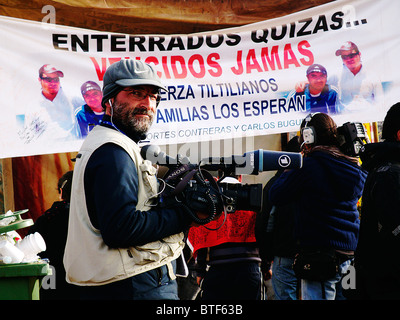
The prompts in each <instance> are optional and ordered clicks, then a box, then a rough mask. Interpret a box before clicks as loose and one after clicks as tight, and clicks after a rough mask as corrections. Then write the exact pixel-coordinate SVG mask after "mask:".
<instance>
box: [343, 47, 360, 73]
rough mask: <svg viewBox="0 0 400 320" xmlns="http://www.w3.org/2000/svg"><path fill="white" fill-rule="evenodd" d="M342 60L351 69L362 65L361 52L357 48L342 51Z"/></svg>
mask: <svg viewBox="0 0 400 320" xmlns="http://www.w3.org/2000/svg"><path fill="white" fill-rule="evenodd" d="M341 57H342V60H343V63H344V64H345V65H346V67H347V68H349V69H350V70H355V69H358V68H359V67H360V66H361V54H360V53H359V52H357V51H356V50H347V51H342V55H341Z"/></svg>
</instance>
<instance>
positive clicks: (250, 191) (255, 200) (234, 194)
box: [218, 183, 263, 213]
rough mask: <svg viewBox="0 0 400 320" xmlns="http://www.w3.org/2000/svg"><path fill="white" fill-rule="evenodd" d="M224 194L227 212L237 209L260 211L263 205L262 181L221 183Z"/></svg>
mask: <svg viewBox="0 0 400 320" xmlns="http://www.w3.org/2000/svg"><path fill="white" fill-rule="evenodd" d="M218 185H219V187H220V189H221V191H222V193H223V195H224V198H223V199H224V205H225V209H226V211H227V213H233V212H235V211H236V210H249V211H256V212H258V211H260V210H261V206H262V190H263V186H262V184H261V183H256V184H239V183H235V184H233V183H219V184H218Z"/></svg>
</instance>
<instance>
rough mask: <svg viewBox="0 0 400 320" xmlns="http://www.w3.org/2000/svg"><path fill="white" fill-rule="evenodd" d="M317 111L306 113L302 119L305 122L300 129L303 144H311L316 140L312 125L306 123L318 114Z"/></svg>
mask: <svg viewBox="0 0 400 320" xmlns="http://www.w3.org/2000/svg"><path fill="white" fill-rule="evenodd" d="M318 113H319V112H316V113H310V114H309V115H307V117H306V118H305V119H304V120H305V122H306V123H305V124H304V127H303V129H301V136H302V137H303V143H302V145H303V144H313V143H315V141H316V138H317V137H316V132H315V129H314V127H313V126H309V125H308V124H309V123H310V121H311V119H312V118H313V117H314V116H315V115H316V114H318Z"/></svg>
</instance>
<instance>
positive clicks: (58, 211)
mask: <svg viewBox="0 0 400 320" xmlns="http://www.w3.org/2000/svg"><path fill="white" fill-rule="evenodd" d="M68 218H69V203H67V202H65V201H56V202H54V203H53V205H52V206H51V208H50V209H48V210H46V212H45V213H44V214H43V215H41V216H40V217H39V218H38V219H37V220H36V222H35V224H34V225H33V226H32V227H31V228H30V229H29V232H28V233H29V234H31V233H35V232H38V233H40V235H41V236H42V237H43V239H44V241H45V243H46V250H45V251H43V252H40V253H39V254H38V255H39V256H40V257H41V258H42V259H49V264H50V265H51V266H52V267H53V268H54V271H55V276H56V288H55V289H53V288H52V289H46V290H45V289H43V288H42V287H41V288H40V298H41V299H42V300H65V299H67V300H70V299H79V291H78V289H79V288H78V287H77V286H74V285H72V284H69V283H67V282H66V280H65V269H64V264H63V256H64V248H65V243H66V242H67V232H68Z"/></svg>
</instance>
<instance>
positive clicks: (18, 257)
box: [0, 240, 25, 263]
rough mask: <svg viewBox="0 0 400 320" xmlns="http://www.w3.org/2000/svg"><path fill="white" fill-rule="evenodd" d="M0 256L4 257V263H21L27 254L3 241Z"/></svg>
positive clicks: (0, 245)
mask: <svg viewBox="0 0 400 320" xmlns="http://www.w3.org/2000/svg"><path fill="white" fill-rule="evenodd" d="M0 256H2V260H3V263H20V262H22V260H23V259H24V256H25V254H24V253H23V252H22V250H20V249H18V248H17V247H16V246H14V245H13V244H12V243H11V242H9V241H7V240H3V241H0Z"/></svg>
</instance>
